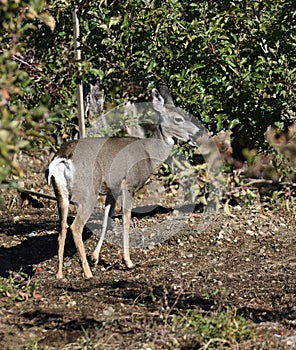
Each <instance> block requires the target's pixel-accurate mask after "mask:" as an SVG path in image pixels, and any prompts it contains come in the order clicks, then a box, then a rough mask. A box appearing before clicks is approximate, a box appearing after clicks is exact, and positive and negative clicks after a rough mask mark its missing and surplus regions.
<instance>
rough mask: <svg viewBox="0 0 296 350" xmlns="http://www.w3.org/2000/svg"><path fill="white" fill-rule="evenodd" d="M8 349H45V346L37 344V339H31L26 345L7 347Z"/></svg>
mask: <svg viewBox="0 0 296 350" xmlns="http://www.w3.org/2000/svg"><path fill="white" fill-rule="evenodd" d="M9 350H47V347H46V346H43V345H40V344H38V341H37V340H35V339H31V340H30V341H29V342H28V343H27V344H26V345H22V346H20V347H13V348H9Z"/></svg>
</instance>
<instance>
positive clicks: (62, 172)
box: [47, 157, 73, 193]
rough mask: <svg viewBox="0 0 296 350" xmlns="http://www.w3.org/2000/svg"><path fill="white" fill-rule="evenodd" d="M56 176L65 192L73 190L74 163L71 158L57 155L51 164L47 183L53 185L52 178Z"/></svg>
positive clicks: (58, 183)
mask: <svg viewBox="0 0 296 350" xmlns="http://www.w3.org/2000/svg"><path fill="white" fill-rule="evenodd" d="M52 177H54V179H55V182H56V183H57V185H58V186H59V188H60V189H61V190H62V192H63V193H65V192H68V193H70V192H71V185H72V182H73V164H72V161H71V160H70V159H66V158H60V157H56V158H54V159H53V161H52V162H51V163H50V164H49V167H48V177H47V183H48V185H51V178H52Z"/></svg>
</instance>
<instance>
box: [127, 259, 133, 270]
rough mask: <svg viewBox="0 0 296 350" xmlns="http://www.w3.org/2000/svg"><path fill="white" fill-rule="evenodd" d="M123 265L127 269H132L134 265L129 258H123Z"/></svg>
mask: <svg viewBox="0 0 296 350" xmlns="http://www.w3.org/2000/svg"><path fill="white" fill-rule="evenodd" d="M125 265H126V267H127V268H128V269H133V268H134V267H135V265H134V264H133V262H132V261H131V260H125Z"/></svg>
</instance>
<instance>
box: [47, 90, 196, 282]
mask: <svg viewBox="0 0 296 350" xmlns="http://www.w3.org/2000/svg"><path fill="white" fill-rule="evenodd" d="M151 95H152V107H153V109H154V110H155V111H156V112H157V113H158V117H159V121H158V124H157V127H156V129H155V131H154V132H153V134H152V135H151V136H150V137H147V138H138V137H86V138H81V139H79V140H70V141H68V142H66V143H65V144H63V145H62V146H61V148H60V149H59V150H58V151H57V153H56V154H55V156H54V158H53V159H52V160H51V162H50V164H49V166H48V169H47V172H46V173H47V182H48V185H51V184H52V186H53V189H54V192H55V196H56V199H57V206H58V213H59V219H60V232H59V236H58V272H57V274H56V278H58V279H61V278H63V256H64V247H65V239H66V235H67V230H68V224H67V217H68V211H69V205H70V201H72V202H74V203H75V204H76V215H75V218H74V221H73V223H72V224H71V226H70V230H71V232H72V235H73V239H74V243H75V246H76V249H77V251H78V254H79V258H80V261H81V264H82V269H83V274H84V278H86V279H89V278H92V277H93V275H92V272H91V269H90V265H89V263H88V260H87V257H86V252H85V247H84V243H83V240H82V232H83V228H84V226H85V224H86V222H87V220H88V219H89V217H90V216H91V214H92V211H93V209H94V207H95V205H96V201H97V198H98V196H101V195H104V196H106V198H105V207H104V214H103V220H102V221H103V222H102V229H101V235H100V238H99V241H98V244H97V246H96V248H95V250H94V251H93V253H92V255H91V258H90V260H91V262H92V263H93V264H97V263H98V261H99V255H100V250H101V247H102V244H103V241H104V237H105V234H106V231H107V230H108V229H109V228H110V225H111V221H112V216H113V213H114V209H115V205H116V201H117V200H118V198H119V197H120V198H121V211H122V225H123V260H124V262H125V265H126V267H127V268H128V269H130V268H132V267H133V266H134V264H133V262H132V260H131V258H130V249H129V228H130V222H131V211H132V201H133V196H134V194H135V193H136V192H137V191H138V190H139V189H140V188H142V187H143V186H144V184H145V182H146V181H147V179H148V178H149V177H150V176H151V174H152V172H153V171H154V170H155V169H156V168H157V167H158V166H159V165H160V164H162V163H164V162H165V161H166V160H167V158H168V157H169V155H170V154H171V152H172V149H173V146H174V144H175V141H176V140H181V141H184V142H187V143H189V144H190V145H192V146H195V145H196V142H195V137H197V135H198V133H199V131H200V129H199V127H198V126H197V125H195V124H194V123H193V121H192V120H191V119H192V118H191V117H189V116H188V115H187V114H186V113H184V112H183V111H182V110H181V109H179V108H177V107H175V105H174V102H173V100H172V97H171V95H170V93H169V92H168V90H167V88H166V87H162V89H160V92H159V91H158V90H157V89H155V88H153V89H152V92H151Z"/></svg>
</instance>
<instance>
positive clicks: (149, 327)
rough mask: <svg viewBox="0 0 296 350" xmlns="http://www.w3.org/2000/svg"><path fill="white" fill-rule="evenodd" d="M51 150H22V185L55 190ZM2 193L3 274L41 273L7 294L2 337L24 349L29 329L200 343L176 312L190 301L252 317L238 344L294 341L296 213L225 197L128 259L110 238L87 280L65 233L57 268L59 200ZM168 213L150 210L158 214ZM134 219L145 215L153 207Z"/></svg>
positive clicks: (59, 339) (49, 334) (64, 345)
mask: <svg viewBox="0 0 296 350" xmlns="http://www.w3.org/2000/svg"><path fill="white" fill-rule="evenodd" d="M45 159H46V155H39V156H38V157H37V156H34V157H33V156H31V157H30V156H27V157H22V159H21V163H22V164H23V167H24V169H25V171H24V173H25V176H24V185H25V187H26V188H27V189H33V190H35V191H39V192H43V193H47V194H52V190H51V189H50V188H49V187H48V186H47V185H46V184H45V179H44V177H43V172H44V164H46V161H45ZM1 194H2V197H3V198H4V202H3V203H2V205H1V211H0V276H1V277H2V278H4V279H7V280H8V279H9V278H10V277H11V276H13V274H14V273H17V272H19V271H20V270H22V271H23V272H25V273H26V274H28V275H30V276H31V278H32V280H31V283H33V284H34V285H35V290H34V293H33V294H32V295H30V296H28V297H26V296H25V297H24V299H27V300H24V301H21V302H16V301H15V300H13V299H12V298H10V297H9V295H7V294H5V293H4V294H3V295H2V296H0V307H1V308H0V348H1V349H21V348H23V349H26V347H25V346H28V344H29V342H30V341H31V340H32V339H34V340H36V341H38V344H39V349H41V348H42V347H43V348H47V349H147V350H148V349H197V348H198V347H197V346H196V345H192V344H190V343H188V342H187V341H186V339H184V338H182V335H180V334H178V333H176V332H175V331H174V328H173V327H172V325H171V323H170V318H171V317H172V315H184V314H186V312H187V311H188V310H199V311H200V312H201V313H203V314H210V313H212V312H214V311H217V312H220V311H223V310H231V312H233V313H234V314H236V315H241V316H243V317H244V318H246V320H247V323H248V327H250V329H252V330H253V332H254V336H253V338H252V339H250V340H244V341H242V342H240V343H237V344H235V345H233V346H232V347H233V348H237V349H296V273H295V272H296V248H295V247H296V245H295V243H296V236H295V232H296V224H295V215H294V214H293V213H291V212H287V211H286V210H284V209H281V210H276V208H268V207H266V206H264V205H263V204H260V203H257V204H256V205H252V206H249V207H243V206H238V205H236V206H234V207H232V208H231V213H232V216H229V215H226V213H224V212H223V209H221V212H220V213H219V214H218V215H217V217H216V219H215V220H214V221H213V222H212V223H211V225H210V227H209V228H208V229H207V230H206V231H205V232H202V233H201V232H198V230H197V229H196V227H197V225H196V222H197V221H198V219H199V216H200V213H199V212H195V213H193V214H192V215H191V219H190V221H189V222H188V224H187V225H186V226H185V227H184V228H183V229H182V232H180V233H179V234H178V235H177V236H174V237H172V238H171V239H169V240H168V241H166V242H163V243H161V244H158V245H156V246H155V247H150V248H149V249H148V248H147V249H133V250H132V259H133V261H134V262H135V263H136V266H135V268H134V269H132V270H127V269H126V268H125V267H124V265H123V264H122V262H121V260H122V256H121V249H120V247H118V246H116V245H113V244H110V243H105V244H104V246H103V251H102V259H101V262H100V263H99V265H98V266H94V267H92V271H93V275H94V278H93V279H91V280H85V279H83V276H82V269H81V266H80V262H79V259H78V256H77V254H76V251H75V248H74V246H73V242H72V240H71V237H70V235H69V239H68V241H67V245H66V257H65V267H64V272H65V278H64V279H63V280H56V278H55V274H56V270H57V256H56V255H57V237H58V216H57V210H56V204H55V202H54V201H52V200H49V199H40V198H37V197H33V196H31V195H26V194H22V195H21V194H20V193H18V192H17V191H16V190H9V191H8V190H7V191H5V192H4V191H2V193H1ZM165 215H167V214H166V213H165V212H158V213H156V214H154V216H153V220H154V222H155V221H156V222H157V220H160V219H161V218H163V217H165ZM70 220H71V218H70ZM134 220H137V222H138V221H140V222H141V220H143V221H144V222H145V223H146V224H147V225H149V222H150V221H149V220H151V217H149V218H147V217H144V218H142V219H134ZM143 221H142V222H143ZM84 239H85V246H86V249H87V252H88V254H90V253H91V252H92V250H93V249H94V247H95V244H96V243H97V236H96V235H95V234H93V232H91V231H90V230H88V229H86V230H85V232H84ZM196 336H197V338H198V335H196ZM90 344H91V345H90ZM224 347H225V348H226V347H227V346H226V345H225V346H223V347H222V348H224ZM27 348H28V347H27ZM204 348H206V347H204ZM207 348H211V347H210V346H208V347H207Z"/></svg>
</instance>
